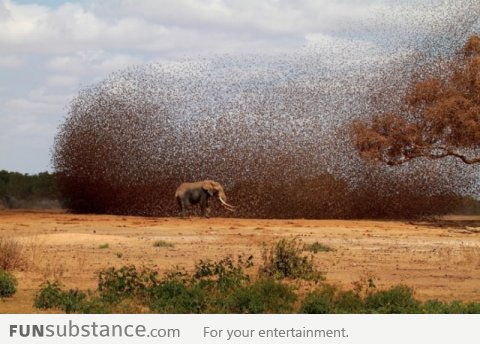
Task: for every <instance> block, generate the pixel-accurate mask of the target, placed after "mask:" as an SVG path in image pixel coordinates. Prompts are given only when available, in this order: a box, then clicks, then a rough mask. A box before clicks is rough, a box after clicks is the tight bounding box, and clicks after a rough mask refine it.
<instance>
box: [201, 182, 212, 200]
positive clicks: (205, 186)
mask: <svg viewBox="0 0 480 344" xmlns="http://www.w3.org/2000/svg"><path fill="white" fill-rule="evenodd" d="M202 189H203V190H205V191H206V192H207V193H208V194H209V195H210V196H213V191H214V190H215V185H214V184H213V182H212V181H210V180H206V181H204V182H203V183H202Z"/></svg>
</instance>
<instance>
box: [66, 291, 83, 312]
mask: <svg viewBox="0 0 480 344" xmlns="http://www.w3.org/2000/svg"><path fill="white" fill-rule="evenodd" d="M86 297H87V295H86V294H85V293H84V292H82V291H80V290H78V289H70V290H69V291H64V292H62V297H61V301H62V303H61V307H60V308H61V309H63V311H64V312H65V313H74V312H81V311H82V310H83V306H84V304H83V303H84V301H85V298H86Z"/></svg>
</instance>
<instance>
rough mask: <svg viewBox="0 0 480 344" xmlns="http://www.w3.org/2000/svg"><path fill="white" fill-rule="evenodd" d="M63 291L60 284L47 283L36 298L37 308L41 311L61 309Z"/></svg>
mask: <svg viewBox="0 0 480 344" xmlns="http://www.w3.org/2000/svg"><path fill="white" fill-rule="evenodd" d="M62 304H63V291H62V289H61V288H60V285H59V284H58V282H53V283H52V282H50V281H47V282H46V283H44V284H43V285H42V287H41V289H40V291H39V292H38V293H37V295H36V296H35V303H34V305H35V307H37V308H40V309H49V308H61V307H62Z"/></svg>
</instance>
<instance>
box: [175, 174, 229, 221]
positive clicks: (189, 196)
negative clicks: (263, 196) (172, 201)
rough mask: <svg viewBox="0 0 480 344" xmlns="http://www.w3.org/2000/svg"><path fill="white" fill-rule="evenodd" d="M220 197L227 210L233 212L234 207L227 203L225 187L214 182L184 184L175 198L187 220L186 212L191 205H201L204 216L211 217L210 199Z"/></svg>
mask: <svg viewBox="0 0 480 344" xmlns="http://www.w3.org/2000/svg"><path fill="white" fill-rule="evenodd" d="M213 196H218V199H219V200H220V202H221V204H222V206H223V207H225V209H227V210H230V211H233V209H234V208H235V207H234V206H232V205H230V204H228V203H227V196H226V195H225V191H224V190H223V186H222V185H221V184H220V183H217V182H215V181H213V180H204V181H201V182H194V183H182V184H180V186H179V187H178V188H177V191H176V192H175V198H176V200H177V202H178V205H179V207H180V210H181V216H182V218H185V212H186V210H187V209H188V208H189V206H190V205H193V204H197V203H200V209H201V210H202V215H203V216H205V217H206V218H208V217H209V212H210V209H209V208H208V199H209V198H210V197H213Z"/></svg>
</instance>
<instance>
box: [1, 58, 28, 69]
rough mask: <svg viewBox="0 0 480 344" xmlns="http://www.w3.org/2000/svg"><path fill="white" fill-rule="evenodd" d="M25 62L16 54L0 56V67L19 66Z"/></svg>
mask: <svg viewBox="0 0 480 344" xmlns="http://www.w3.org/2000/svg"><path fill="white" fill-rule="evenodd" d="M24 63H25V61H24V59H23V58H22V57H20V56H16V55H6V56H0V68H19V67H21V66H23V64H24Z"/></svg>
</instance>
